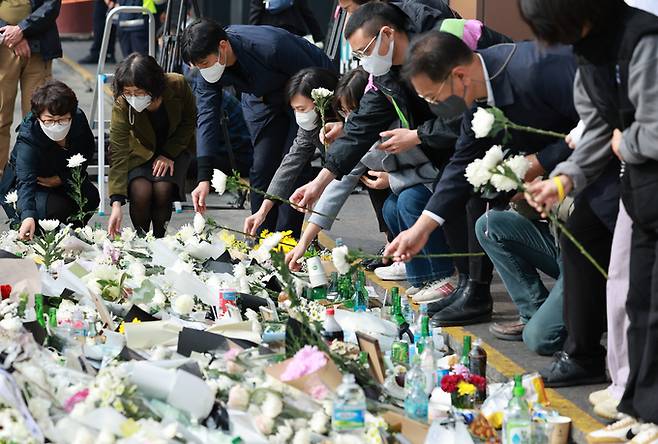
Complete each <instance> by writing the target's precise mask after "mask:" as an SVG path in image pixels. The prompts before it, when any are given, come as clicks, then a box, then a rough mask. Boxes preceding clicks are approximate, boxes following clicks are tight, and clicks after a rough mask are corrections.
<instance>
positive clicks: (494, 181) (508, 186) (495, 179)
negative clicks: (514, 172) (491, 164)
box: [491, 174, 518, 192]
mask: <svg viewBox="0 0 658 444" xmlns="http://www.w3.org/2000/svg"><path fill="white" fill-rule="evenodd" d="M491 185H493V186H494V188H496V190H498V191H503V192H508V191H514V190H516V189H517V187H518V185H517V183H516V181H515V180H514V179H510V178H509V177H507V176H505V175H503V174H494V175H493V176H491Z"/></svg>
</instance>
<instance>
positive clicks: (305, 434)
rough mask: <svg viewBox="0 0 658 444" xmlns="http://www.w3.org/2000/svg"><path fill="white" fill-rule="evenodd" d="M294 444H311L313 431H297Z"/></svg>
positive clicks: (293, 440)
mask: <svg viewBox="0 0 658 444" xmlns="http://www.w3.org/2000/svg"><path fill="white" fill-rule="evenodd" d="M292 444H311V431H310V430H309V429H301V430H297V433H295V436H294V437H293V439H292Z"/></svg>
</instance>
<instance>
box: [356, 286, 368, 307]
mask: <svg viewBox="0 0 658 444" xmlns="http://www.w3.org/2000/svg"><path fill="white" fill-rule="evenodd" d="M353 300H354V311H357V312H365V311H366V310H367V309H368V291H367V290H366V289H365V287H364V286H363V282H362V281H361V279H357V281H356V288H355V289H354V297H353Z"/></svg>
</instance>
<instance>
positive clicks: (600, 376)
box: [539, 352, 607, 387]
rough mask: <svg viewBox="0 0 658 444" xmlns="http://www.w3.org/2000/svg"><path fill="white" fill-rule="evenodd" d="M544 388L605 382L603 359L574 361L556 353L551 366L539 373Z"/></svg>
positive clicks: (565, 354) (561, 353) (560, 353)
mask: <svg viewBox="0 0 658 444" xmlns="http://www.w3.org/2000/svg"><path fill="white" fill-rule="evenodd" d="M539 374H540V375H541V377H542V378H543V379H544V386H546V387H573V386H576V385H593V384H602V383H604V382H606V380H607V377H606V374H605V359H604V358H600V359H595V360H589V361H584V360H576V359H574V358H572V357H570V356H569V355H568V354H567V353H565V352H557V353H555V356H554V358H553V362H552V363H551V365H549V366H548V367H546V368H545V369H543V370H541V371H540V372H539Z"/></svg>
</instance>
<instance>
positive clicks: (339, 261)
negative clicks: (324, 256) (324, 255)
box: [331, 245, 350, 274]
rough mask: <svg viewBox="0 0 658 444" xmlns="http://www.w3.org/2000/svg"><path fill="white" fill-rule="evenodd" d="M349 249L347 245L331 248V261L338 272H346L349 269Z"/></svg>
mask: <svg viewBox="0 0 658 444" xmlns="http://www.w3.org/2000/svg"><path fill="white" fill-rule="evenodd" d="M348 254H349V250H348V248H347V245H343V246H341V247H336V248H334V249H333V250H331V261H332V262H333V263H334V267H336V270H338V273H340V274H347V273H349V271H350V264H349V262H347V255H348Z"/></svg>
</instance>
